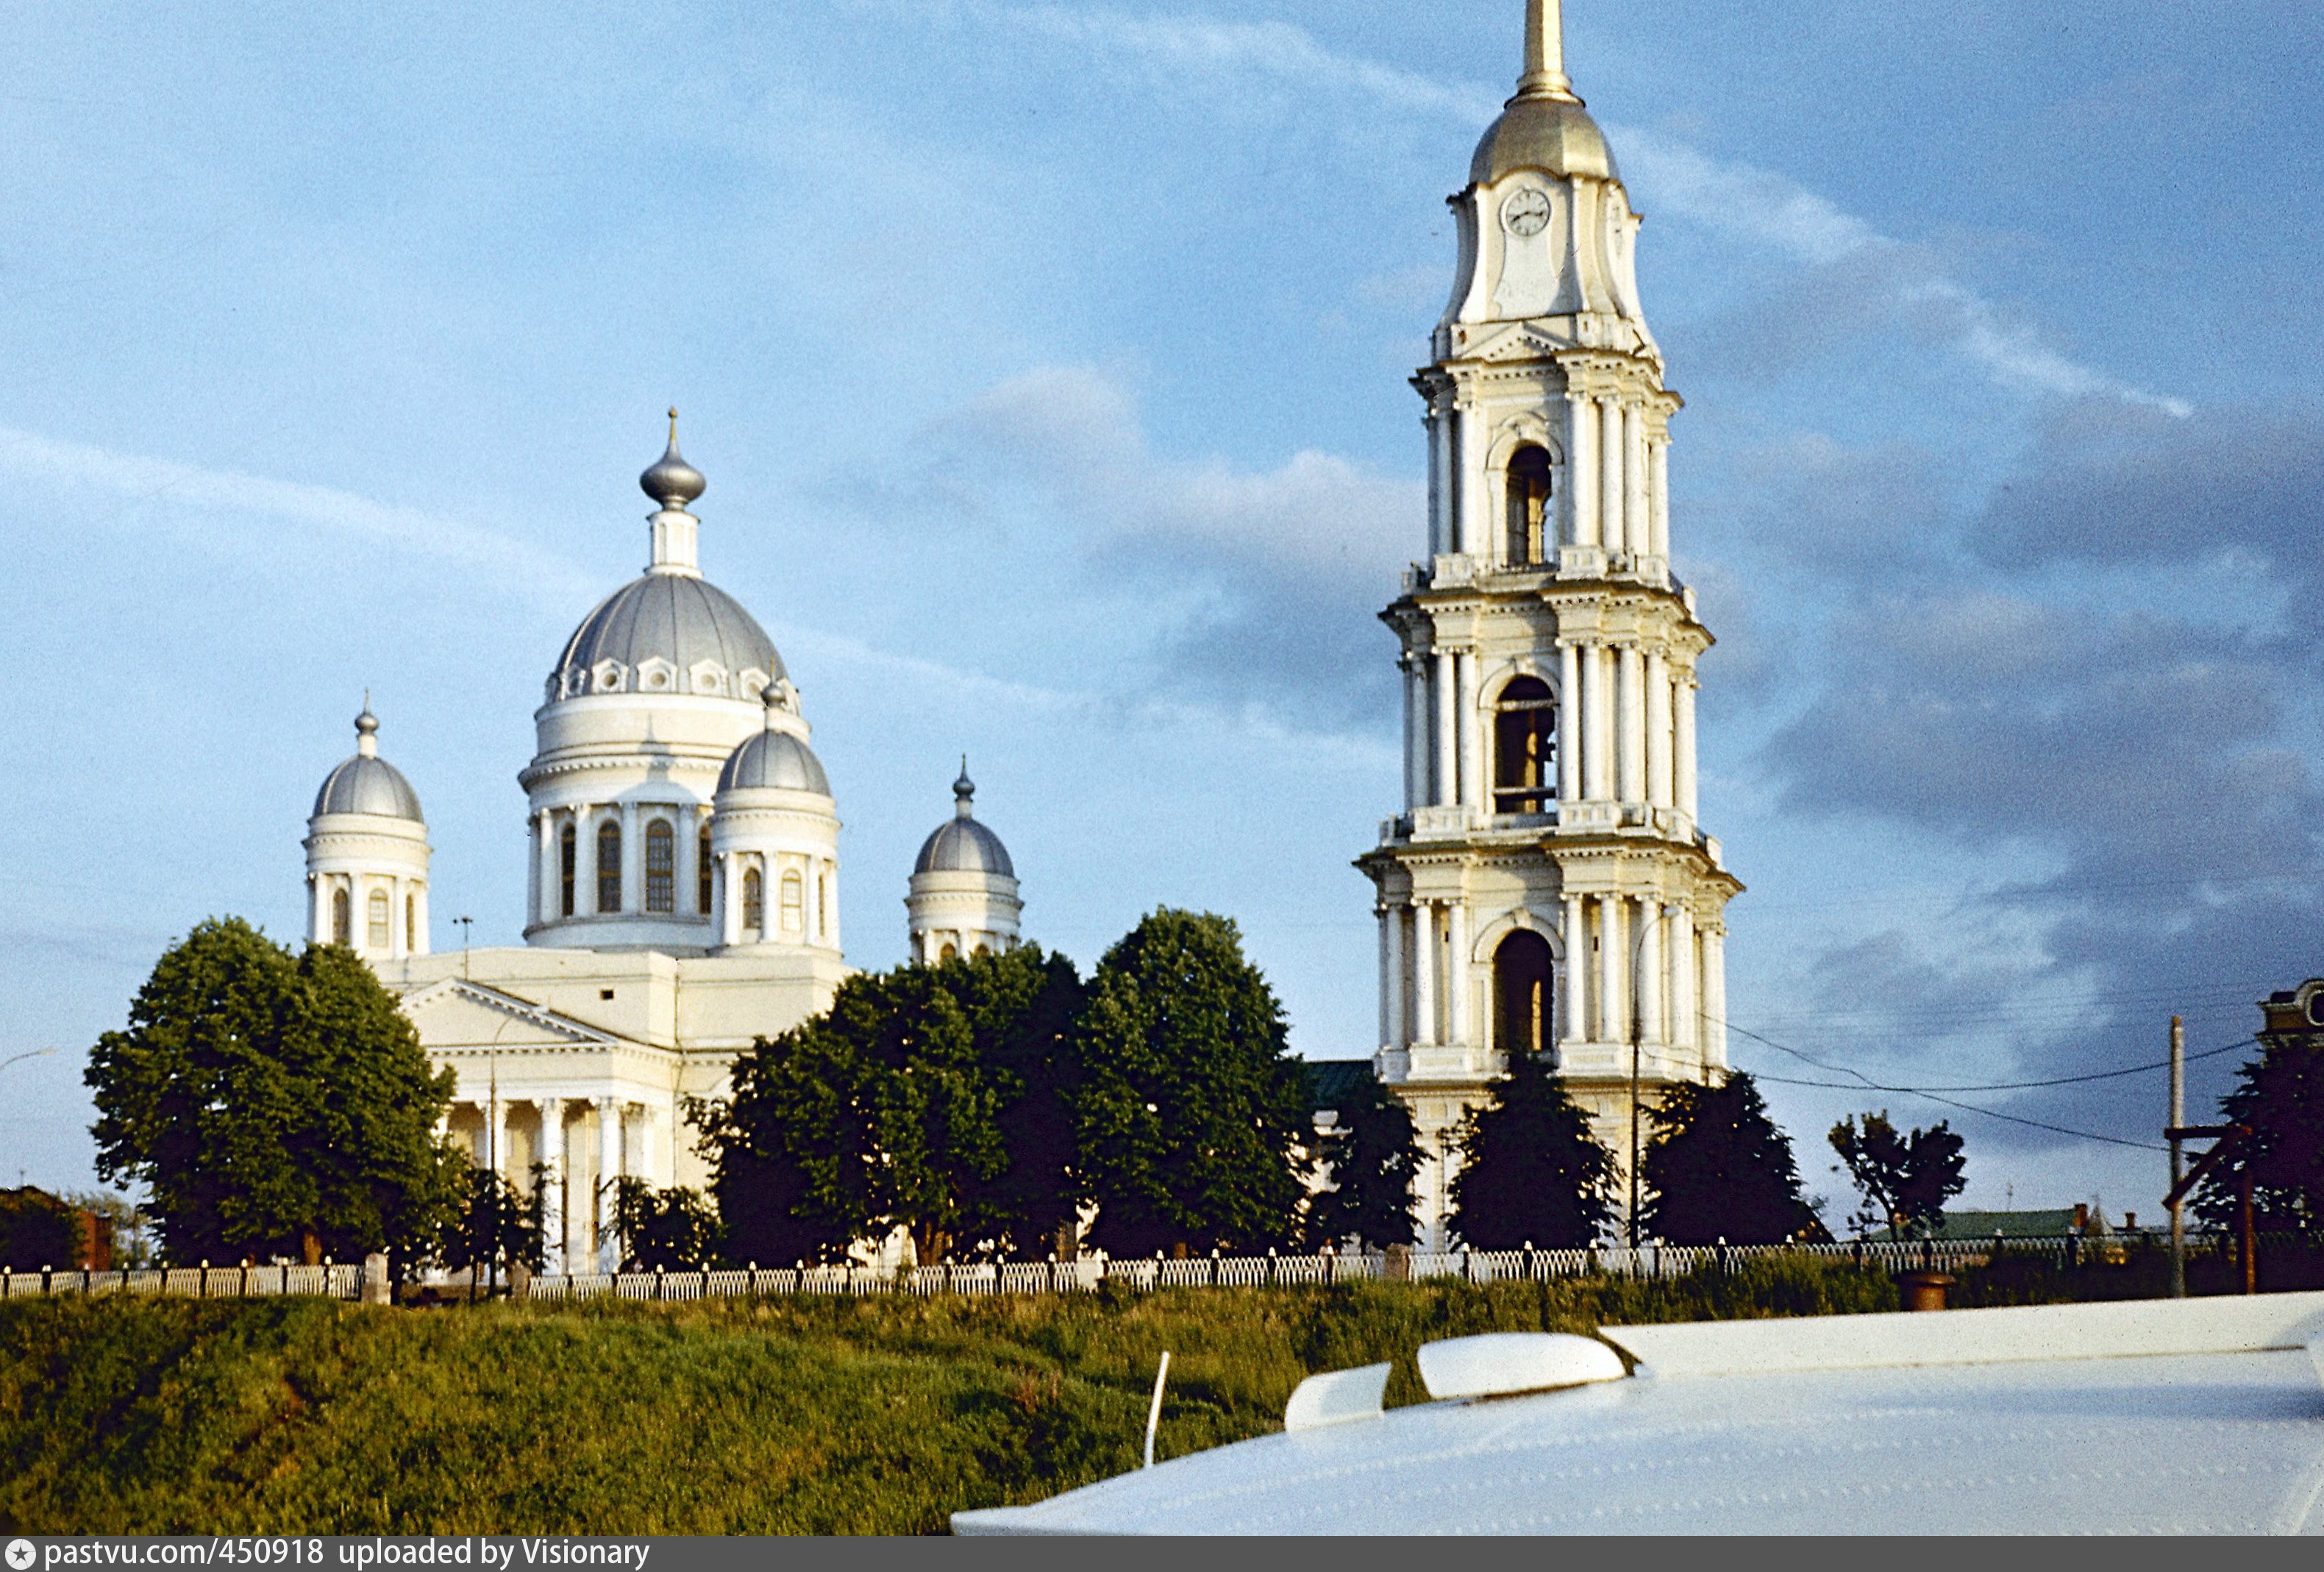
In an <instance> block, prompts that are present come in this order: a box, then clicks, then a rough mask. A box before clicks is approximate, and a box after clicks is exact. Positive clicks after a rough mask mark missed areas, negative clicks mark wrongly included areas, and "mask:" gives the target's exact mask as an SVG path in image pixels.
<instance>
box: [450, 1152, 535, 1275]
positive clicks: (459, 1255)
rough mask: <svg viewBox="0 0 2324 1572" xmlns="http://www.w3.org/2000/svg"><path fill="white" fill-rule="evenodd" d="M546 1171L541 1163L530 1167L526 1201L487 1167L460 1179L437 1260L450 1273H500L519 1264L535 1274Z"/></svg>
mask: <svg viewBox="0 0 2324 1572" xmlns="http://www.w3.org/2000/svg"><path fill="white" fill-rule="evenodd" d="M545 1172H546V1170H544V1169H543V1168H542V1167H541V1165H540V1164H539V1163H535V1164H533V1165H532V1194H531V1195H530V1197H528V1196H526V1195H525V1194H523V1193H522V1192H521V1191H520V1190H519V1189H518V1188H516V1187H515V1186H514V1185H512V1184H511V1183H509V1181H508V1180H507V1179H504V1178H503V1177H502V1176H501V1175H499V1174H497V1173H494V1172H493V1170H490V1169H488V1168H472V1169H469V1170H467V1171H466V1173H464V1174H462V1175H461V1176H460V1184H461V1189H462V1197H461V1205H460V1210H459V1213H458V1215H457V1216H456V1217H455V1218H454V1220H453V1222H452V1225H451V1226H449V1227H447V1228H446V1229H445V1231H444V1237H443V1242H442V1244H440V1245H439V1246H438V1251H437V1256H438V1260H440V1261H442V1262H443V1263H444V1264H445V1265H446V1266H447V1267H450V1268H452V1269H453V1270H455V1271H457V1270H459V1269H460V1268H463V1267H471V1266H473V1267H481V1268H484V1269H487V1270H491V1269H493V1268H499V1269H502V1270H503V1271H504V1270H505V1269H506V1268H508V1267H509V1266H511V1265H512V1264H515V1263H517V1262H522V1263H523V1264H524V1265H525V1267H526V1268H527V1269H529V1270H530V1271H539V1270H540V1220H541V1207H542V1202H543V1200H544V1199H545V1197H546V1192H545V1191H544V1190H543V1189H542V1188H541V1185H542V1179H543V1175H544V1174H545Z"/></svg>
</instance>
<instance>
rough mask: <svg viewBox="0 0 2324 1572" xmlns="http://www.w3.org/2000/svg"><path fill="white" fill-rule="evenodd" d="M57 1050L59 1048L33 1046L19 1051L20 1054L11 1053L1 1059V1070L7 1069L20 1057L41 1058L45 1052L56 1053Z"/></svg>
mask: <svg viewBox="0 0 2324 1572" xmlns="http://www.w3.org/2000/svg"><path fill="white" fill-rule="evenodd" d="M56 1051H57V1050H55V1049H53V1048H33V1049H27V1050H24V1051H23V1053H19V1054H11V1055H10V1056H9V1057H8V1058H6V1059H0V1070H5V1069H6V1068H8V1067H9V1066H10V1065H12V1064H14V1063H15V1062H16V1061H17V1060H18V1059H39V1058H41V1057H42V1055H44V1054H51V1053H54V1052H56Z"/></svg>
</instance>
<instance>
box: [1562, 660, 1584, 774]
mask: <svg viewBox="0 0 2324 1572" xmlns="http://www.w3.org/2000/svg"><path fill="white" fill-rule="evenodd" d="M1581 670H1582V662H1581V661H1578V660H1576V659H1575V658H1574V652H1573V646H1572V644H1569V643H1559V645H1558V646H1557V800H1559V801H1560V802H1572V801H1573V800H1575V799H1577V798H1579V797H1580V796H1581V795H1582V739H1581V733H1580V731H1579V730H1578V729H1577V728H1576V727H1575V726H1574V724H1573V722H1574V713H1575V711H1577V710H1578V709H1580V708H1581V706H1582V682H1581V675H1580V673H1581Z"/></svg>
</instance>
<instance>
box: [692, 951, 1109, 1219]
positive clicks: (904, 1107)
mask: <svg viewBox="0 0 2324 1572" xmlns="http://www.w3.org/2000/svg"><path fill="white" fill-rule="evenodd" d="M1080 996H1081V983H1080V979H1079V976H1078V975H1077V974H1076V973H1075V972H1074V966H1073V963H1072V962H1071V961H1069V960H1067V959H1065V957H1062V956H1054V955H1047V954H1045V953H1044V952H1043V951H1042V950H1041V949H1040V948H1038V947H1037V946H1030V945H1028V946H1025V947H1023V948H1019V949H1015V950H1012V951H1010V952H1009V953H1007V954H1005V955H980V956H975V957H970V958H968V959H964V960H954V961H947V962H945V964H943V965H942V966H904V967H901V968H899V969H898V970H896V971H893V972H887V973H866V974H862V975H859V976H854V977H851V978H849V979H848V980H847V981H846V982H845V983H844V984H842V985H841V986H840V988H839V991H838V993H837V994H835V996H834V998H833V1000H832V1005H831V1008H830V1010H828V1011H827V1012H825V1013H824V1014H822V1015H819V1016H817V1017H816V1018H815V1019H813V1020H811V1021H808V1022H803V1023H802V1024H801V1025H799V1026H798V1027H796V1028H794V1029H793V1030H791V1031H788V1032H785V1033H784V1034H783V1035H782V1036H780V1037H779V1038H775V1039H772V1040H762V1041H761V1042H760V1043H758V1044H756V1045H754V1046H753V1048H752V1050H751V1051H750V1052H749V1053H747V1054H745V1055H744V1056H743V1057H742V1059H741V1060H739V1061H738V1062H737V1063H736V1066H735V1069H734V1076H733V1095H732V1096H730V1097H729V1098H727V1099H726V1100H725V1101H724V1103H722V1104H718V1105H710V1106H707V1107H697V1110H696V1122H697V1123H698V1124H700V1125H701V1126H702V1128H703V1132H704V1139H703V1150H704V1151H705V1153H706V1154H707V1155H709V1157H710V1158H711V1161H712V1163H713V1165H714V1169H715V1172H716V1175H717V1179H716V1181H715V1184H714V1186H713V1188H714V1191H715V1194H716V1196H717V1197H718V1210H719V1212H720V1214H721V1216H724V1218H726V1219H727V1222H728V1227H729V1230H730V1248H731V1249H733V1251H735V1252H736V1253H739V1254H741V1255H742V1256H743V1257H744V1258H746V1259H771V1260H777V1261H779V1260H786V1259H792V1258H795V1257H799V1258H803V1257H806V1256H810V1255H811V1256H814V1257H815V1258H816V1259H818V1260H827V1259H831V1258H832V1257H834V1256H835V1255H839V1254H843V1253H844V1252H845V1251H846V1249H847V1246H848V1245H849V1244H852V1243H853V1241H855V1240H856V1239H859V1238H862V1237H864V1236H865V1235H867V1234H875V1233H884V1232H885V1231H886V1230H888V1229H889V1228H891V1227H895V1226H899V1225H900V1226H902V1227H904V1228H905V1229H907V1230H908V1232H909V1233H910V1234H911V1237H912V1242H913V1247H914V1249H915V1251H916V1253H918V1259H920V1260H922V1261H927V1262H934V1261H938V1260H942V1259H944V1258H945V1257H946V1256H948V1255H951V1254H953V1253H964V1254H971V1255H991V1254H1020V1255H1021V1254H1037V1253H1040V1252H1041V1251H1043V1250H1044V1249H1046V1248H1048V1247H1050V1246H1052V1245H1054V1244H1055V1243H1056V1238H1057V1234H1058V1233H1059V1230H1060V1229H1061V1228H1063V1227H1065V1225H1067V1224H1068V1223H1070V1222H1071V1220H1072V1219H1073V1217H1074V1212H1075V1208H1076V1207H1077V1204H1078V1200H1079V1192H1078V1181H1077V1180H1076V1179H1075V1178H1074V1165H1073V1130H1072V1124H1071V1119H1070V1115H1069V1113H1068V1101H1067V1100H1068V1098H1069V1097H1070V1096H1071V1094H1072V1092H1073V1089H1074V1086H1075V1084H1076V1082H1077V1079H1078V1076H1077V1072H1076V1070H1075V1068H1074V1059H1073V1052H1072V1050H1073V1043H1072V1040H1071V1038H1070V1036H1069V1034H1068V1032H1067V1027H1068V1026H1069V1025H1070V1024H1071V1022H1072V1021H1073V1019H1074V1013H1075V1011H1076V1009H1077V1007H1078V1004H1079V1001H1080Z"/></svg>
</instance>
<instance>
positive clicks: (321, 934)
mask: <svg viewBox="0 0 2324 1572" xmlns="http://www.w3.org/2000/svg"><path fill="white" fill-rule="evenodd" d="M330 883H331V881H330V878H329V876H328V875H327V874H308V875H307V942H308V943H309V944H328V943H330V942H331V896H330Z"/></svg>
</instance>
